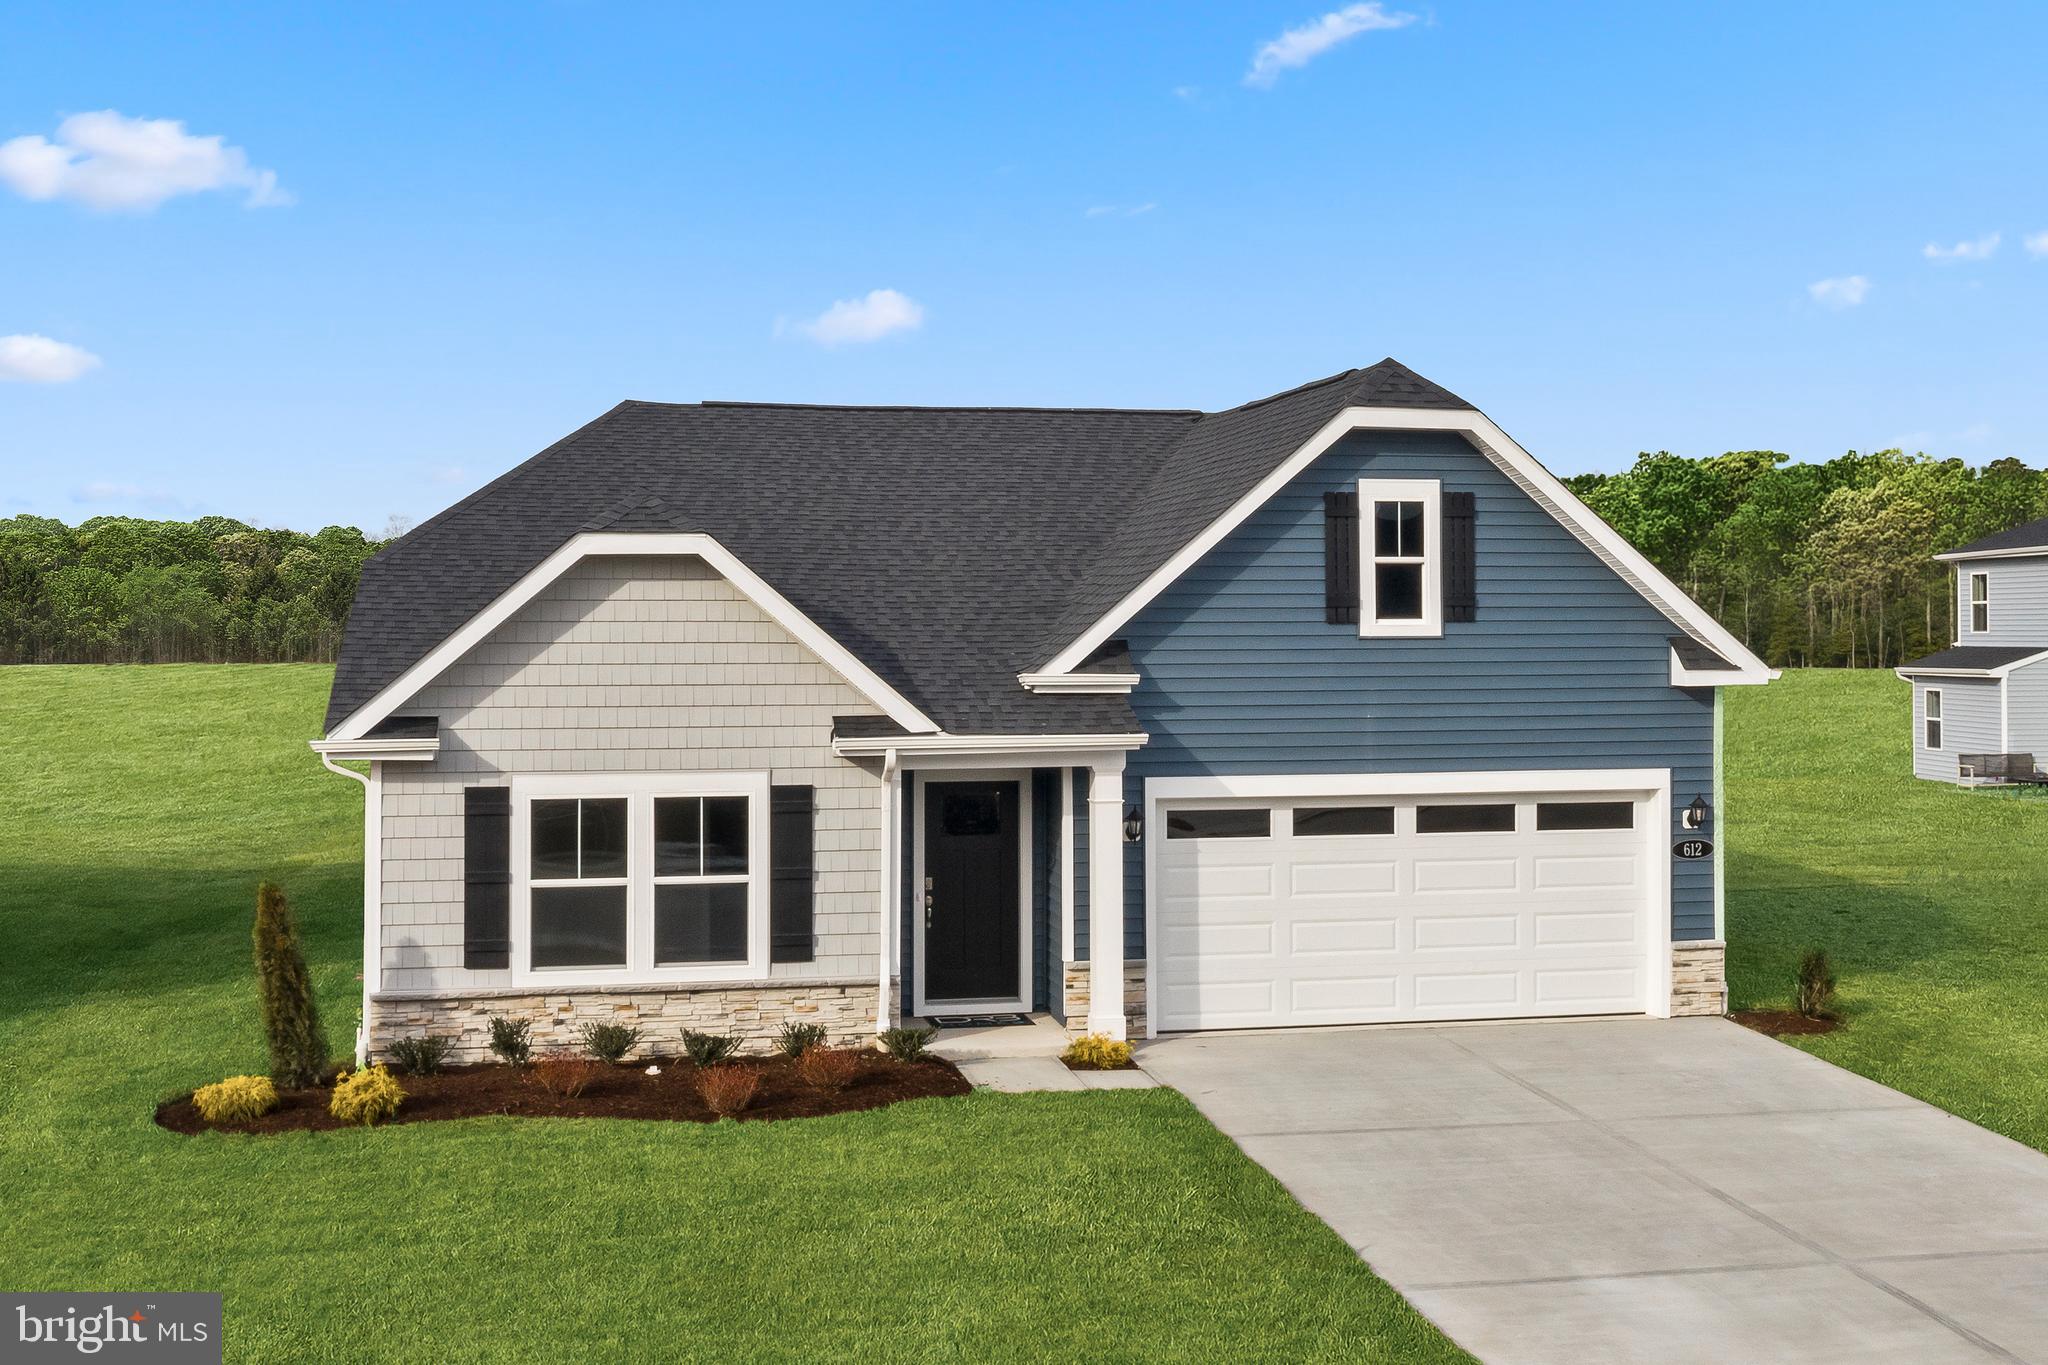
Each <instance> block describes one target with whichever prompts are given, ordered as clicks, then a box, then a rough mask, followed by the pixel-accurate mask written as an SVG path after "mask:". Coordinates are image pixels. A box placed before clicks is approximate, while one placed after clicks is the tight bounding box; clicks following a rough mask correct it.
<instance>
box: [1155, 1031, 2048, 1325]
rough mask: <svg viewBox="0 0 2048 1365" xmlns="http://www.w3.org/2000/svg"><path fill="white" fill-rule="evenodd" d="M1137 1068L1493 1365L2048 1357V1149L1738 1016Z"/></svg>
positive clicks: (1216, 1045)
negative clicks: (1791, 1043) (1772, 1035)
mask: <svg viewBox="0 0 2048 1365" xmlns="http://www.w3.org/2000/svg"><path fill="white" fill-rule="evenodd" d="M1139 1060H1140V1061H1141V1063H1142V1064H1143V1065H1144V1067H1145V1069H1146V1070H1147V1071H1149V1072H1151V1073H1152V1074H1153V1075H1154V1076H1157V1077H1158V1078H1159V1079H1160V1080H1162V1081H1164V1082H1166V1083H1167V1084H1169V1085H1172V1086H1175V1087H1177V1088H1179V1089H1180V1090H1181V1091H1182V1092H1183V1093H1185V1094H1186V1095H1187V1096H1188V1097H1189V1098H1190V1099H1192V1100H1193V1101H1194V1102H1195V1104H1196V1105H1197V1106H1198V1107H1200V1109H1201V1110H1202V1112H1203V1113H1205V1114H1207V1115H1208V1117H1209V1118H1210V1120H1211V1121H1213V1122H1214V1123H1215V1124H1216V1125H1217V1126H1218V1127H1219V1128H1221V1129H1222V1130H1223V1131H1224V1132H1225V1133H1228V1134H1229V1135H1230V1136H1231V1137H1232V1138H1234V1139H1235V1140H1236V1141H1237V1143H1238V1145H1239V1146H1241V1147H1242V1148H1243V1149H1244V1150H1245V1151H1246V1152H1247V1153H1248V1154H1249V1155H1250V1156H1251V1157H1252V1158H1253V1159H1254V1160H1256V1161H1258V1162H1259V1163H1260V1164H1262V1165H1263V1166H1265V1167H1266V1169H1268V1170H1269V1171H1271V1172H1272V1173H1273V1174H1274V1175H1275V1176H1277V1177H1279V1179H1280V1181H1281V1182H1282V1183H1283V1184H1285V1185H1286V1186H1287V1188H1288V1189H1289V1190H1291V1191H1292V1192H1293V1193H1294V1195H1295V1197H1296V1198H1298V1199H1300V1200H1301V1202H1302V1203H1303V1204H1304V1205H1305V1206H1307V1207H1308V1208H1309V1209H1310V1210H1311V1211H1312V1212H1314V1213H1315V1214H1317V1215H1318V1216H1319V1217H1321V1218H1322V1219H1323V1220H1324V1221H1326V1222H1328V1223H1329V1224H1330V1226H1331V1227H1333V1228H1334V1229H1336V1231H1337V1233H1338V1234H1339V1235H1340V1236H1342V1237H1343V1238H1344V1239H1345V1240H1346V1241H1347V1242H1349V1243H1350V1244H1351V1245H1352V1246H1353V1247H1354V1248H1355V1249H1357V1251H1358V1253H1359V1254H1360V1255H1362V1256H1363V1257H1365V1259H1366V1260H1367V1261H1368V1262H1370V1263H1371V1265H1372V1267H1373V1269H1374V1270H1376V1271H1377V1272H1378V1273H1379V1274H1380V1275H1382V1276H1383V1277H1385V1278H1386V1279H1387V1280H1388V1281H1389V1282H1391V1283H1392V1284H1393V1285H1394V1287H1395V1288H1397V1289H1399V1290H1400V1291H1401V1292H1402V1293H1403V1294H1405V1295H1406V1296H1407V1297H1408V1299H1409V1301H1410V1302H1412V1303H1413V1304H1414V1305H1415V1306H1416V1307H1417V1308H1419V1309H1421V1310H1422V1311H1423V1312H1424V1313H1426V1314H1428V1315H1429V1316H1430V1318H1432V1319H1433V1320H1434V1321H1435V1322H1436V1323H1437V1324H1438V1325H1440V1326H1441V1327H1442V1328H1443V1329H1444V1330H1445V1331H1446V1332H1448V1333H1449V1334H1450V1335H1451V1336H1452V1337H1453V1338H1455V1339H1456V1340H1457V1341H1458V1342H1460V1343H1461V1344H1462V1345H1464V1346H1465V1347H1466V1348H1467V1349H1469V1350H1471V1351H1472V1352H1473V1353H1474V1354H1476V1355H1478V1356H1480V1357H1481V1358H1482V1359H1484V1360H1488V1361H1496V1362H1523V1361H1528V1362H1549V1361H1555V1362H1566V1363H1567V1365H1592V1363H1593V1362H1604V1361H1655V1362H1659V1365H1672V1363H1674V1362H1684V1361H1700V1362H1714V1365H1725V1363H1726V1362H1728V1361H1779V1360H1783V1361H1795V1362H1798V1363H1799V1365H1820V1362H1829V1361H1843V1362H1849V1361H1858V1362H1860V1361H1879V1360H1885V1361H1890V1360H1898V1361H1915V1362H1925V1363H1926V1365H1934V1363H1935V1362H1947V1361H1986V1360H2030V1361H2048V1292H2043V1291H2044V1288H2048V1157H2044V1156H2043V1155H2042V1154H2041V1153H2039V1152H2036V1151H2034V1150H2033V1149H2031V1148H2028V1147H2023V1146H2021V1145H2019V1144H2018V1143H2015V1142H2010V1141H2008V1140H2007V1139H2005V1138H2002V1137H1998V1136H1996V1135H1995V1134H1992V1133H1989V1132H1986V1131H1985V1130H1984V1129H1982V1128H1978V1127H1976V1126H1975V1125H1973V1124H1969V1123H1966V1122H1964V1121H1963V1120H1961V1119H1958V1118H1955V1117H1953V1116H1951V1115H1949V1114H1946V1113H1943V1112H1942V1111H1940V1110H1937V1109H1934V1108H1931V1107H1929V1106H1927V1105H1924V1104H1922V1103H1920V1102H1919V1101H1917V1100H1914V1099H1910V1098H1908V1097H1907V1096H1905V1095H1901V1094H1899V1093H1898V1092H1897V1091H1895V1090H1890V1089H1887V1088H1886V1087H1884V1086H1881V1085H1878V1084H1876V1083H1874V1082H1871V1081H1867V1080H1864V1079H1863V1078H1862V1077H1860V1076H1855V1075H1852V1074H1850V1073H1848V1072H1846V1071H1842V1070H1840V1069H1838V1068H1836V1067H1833V1066H1830V1065H1828V1064H1827V1063H1825V1062H1822V1061H1819V1060H1817V1059H1815V1058H1813V1057H1809V1056H1807V1055H1806V1054H1804V1053H1802V1052H1799V1051H1796V1050H1795V1049H1793V1048H1789V1047H1786V1046H1784V1045H1782V1044H1779V1043H1776V1042H1773V1041H1771V1040H1770V1039H1768V1038H1764V1037H1761V1036H1759V1035H1757V1034H1755V1033H1751V1032H1750V1031H1748V1030H1746V1029H1743V1028H1741V1027H1738V1026H1737V1025H1735V1024H1731V1023H1728V1022H1726V1021H1725V1020H1719V1019H1673V1020H1648V1019H1634V1020H1614V1021H1602V1022H1569V1023H1541V1024H1498V1025H1482V1026H1471V1027H1459V1028H1432V1029H1378V1030H1316V1031H1309V1032H1298V1031H1297V1032H1285V1033H1264V1034H1237V1035H1217V1034H1203V1035H1188V1036H1182V1037H1179V1038H1170V1039H1163V1040H1161V1041H1159V1042H1157V1043H1154V1044H1152V1045H1151V1046H1149V1047H1147V1048H1145V1049H1144V1050H1143V1052H1142V1054H1141V1055H1140V1059H1139Z"/></svg>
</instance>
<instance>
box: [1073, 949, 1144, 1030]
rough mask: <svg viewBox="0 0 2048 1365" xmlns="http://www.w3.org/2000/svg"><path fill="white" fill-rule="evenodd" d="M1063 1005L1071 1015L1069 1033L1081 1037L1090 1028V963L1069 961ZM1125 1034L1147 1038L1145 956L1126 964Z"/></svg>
mask: <svg viewBox="0 0 2048 1365" xmlns="http://www.w3.org/2000/svg"><path fill="white" fill-rule="evenodd" d="M1060 998H1061V1000H1062V1002H1063V1004H1062V1008H1063V1009H1064V1011H1065V1013H1066V1016H1067V1032H1068V1033H1071V1034H1073V1035H1074V1036H1076V1037H1079V1036H1080V1035H1081V1034H1084V1033H1086V1032H1087V1031H1088V964H1087V963H1085V962H1069V963H1067V964H1066V973H1065V978H1064V982H1063V985H1062V988H1061V991H1060ZM1124 1036H1125V1037H1126V1038H1143V1037H1144V1036H1145V963H1144V960H1143V959H1142V958H1141V959H1139V960H1138V961H1136V962H1126V963H1124Z"/></svg>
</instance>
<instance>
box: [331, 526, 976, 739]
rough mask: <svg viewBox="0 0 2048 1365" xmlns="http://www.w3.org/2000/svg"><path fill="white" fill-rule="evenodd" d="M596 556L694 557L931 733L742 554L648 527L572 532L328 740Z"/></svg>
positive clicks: (394, 702)
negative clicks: (744, 560) (647, 529)
mask: <svg viewBox="0 0 2048 1365" xmlns="http://www.w3.org/2000/svg"><path fill="white" fill-rule="evenodd" d="M591 555H695V556H696V557H697V558H699V559H702V560H703V561H704V562H705V563H706V564H709V565H710V566H711V567H712V568H713V569H715V570H716V571H717V572H718V573H719V574H720V575H721V576H723V577H724V578H725V580H726V581H727V582H729V583H731V584H732V585H733V586H734V587H735V588H738V589H739V590H740V591H741V592H742V593H744V594H745V595H746V596H747V597H748V598H749V599H751V600H752V601H753V603H754V605H755V606H757V607H759V608H760V609H761V610H762V611H764V612H766V613H767V614H768V615H769V617H770V618H772V619H773V620H774V621H775V623H776V624H777V625H779V626H781V627H782V628H783V629H784V630H786V631H788V632H789V633H790V634H791V635H793V636H795V637H796V638H797V640H798V641H800V642H801V643H802V644H803V645H804V646H805V647H806V648H807V649H809V650H810V651H811V652H812V653H813V654H816V655H817V656H818V657H819V658H821V659H823V660H824V661H825V663H826V664H827V665H828V666H829V667H831V669H832V670H833V671H834V672H836V673H838V674H839V676H840V677H842V678H844V679H846V681H847V682H849V683H851V684H852V685H853V687H854V688H855V689H856V690H857V691H859V692H860V693H861V694H862V695H863V696H865V697H866V698H867V699H868V700H869V701H871V702H873V703H874V704H875V705H876V706H878V707H880V708H881V709H882V710H883V712H885V713H886V714H887V715H888V717H889V719H891V720H893V721H895V722H896V723H897V724H898V725H901V726H902V727H903V728H904V729H906V730H909V731H912V732H915V733H918V734H934V733H936V732H937V731H938V728H939V727H938V726H937V725H935V724H934V723H933V722H932V721H931V720H930V719H929V718H928V717H926V716H925V714H924V713H923V712H922V711H919V710H918V709H917V708H916V707H915V706H912V705H911V704H910V702H909V701H907V700H906V699H905V698H904V697H903V696H902V694H901V693H899V692H897V691H896V689H895V688H893V687H891V686H890V685H889V684H888V683H886V682H884V681H883V680H882V678H881V676H880V675H879V674H877V673H876V672H875V671H874V670H873V669H871V668H869V667H868V666H867V665H866V664H864V663H862V662H861V661H860V660H859V659H858V658H856V657H854V654H853V652H852V651H851V650H849V649H847V648H846V646H844V645H842V644H840V643H839V642H838V641H837V640H835V639H833V638H832V637H831V636H830V635H828V634H826V633H825V631H824V630H823V629H822V628H821V627H820V626H819V625H818V623H817V622H815V621H813V620H811V618H810V617H808V616H806V615H804V614H803V613H802V612H800V611H798V610H797V609H796V607H795V606H793V605H792V604H791V603H790V601H789V599H788V598H786V597H784V596H783V595H782V594H781V593H779V592H777V591H775V589H773V588H771V587H769V586H768V582H767V580H766V579H764V578H762V577H761V576H760V575H759V574H757V573H755V572H754V571H753V570H752V569H750V568H748V567H747V566H746V565H745V564H743V563H741V562H740V560H739V557H738V556H737V555H735V554H733V553H732V551H730V550H728V549H726V548H725V547H724V546H723V545H720V544H719V543H718V542H717V541H716V540H713V539H712V538H711V537H710V536H707V535H703V534H701V533H698V532H673V533H669V532H661V533H645V532H633V531H586V532H584V533H582V534H581V535H577V536H574V537H572V538H571V539H570V540H569V541H568V543H566V544H564V545H563V546H562V547H561V548H560V549H558V550H556V551H555V552H554V553H553V554H551V555H549V556H548V557H547V558H546V559H543V560H542V561H541V562H540V563H539V564H537V565H535V566H534V567H533V569H531V570H530V571H529V572H528V573H527V574H526V576H525V577H524V578H521V579H520V580H519V581H518V582H517V583H514V584H513V585H512V586H511V587H510V588H507V589H506V590H505V591H504V592H503V593H502V594H500V595H499V596H498V598H497V600H495V601H493V602H492V603H491V604H490V605H489V606H487V607H485V608H484V609H483V610H482V611H480V612H478V613H477V614H476V615H474V616H472V617H470V618H469V620H468V621H467V622H465V623H464V624H463V626H462V628H461V629H459V630H457V631H456V632H455V633H454V634H452V635H450V636H449V637H448V638H447V639H445V640H443V641H442V642H441V643H440V644H438V645H436V646H435V647H434V649H433V651H432V652H431V653H429V654H428V655H427V656H426V657H425V658H424V659H421V660H420V661H419V662H418V663H416V664H414V665H413V666H412V667H411V668H408V669H406V670H405V672H404V673H402V674H400V675H399V676H398V678H397V679H396V680H395V681H393V682H391V683H390V684H389V685H387V686H386V687H385V688H384V690H383V691H381V692H379V693H378V694H377V695H376V696H374V697H372V698H370V700H369V701H368V702H367V703H365V704H364V705H363V706H361V707H359V708H357V710H356V711H355V712H354V713H353V714H352V715H350V716H349V717H348V718H347V719H346V720H344V721H342V723H341V724H340V725H337V726H336V727H334V730H333V731H332V732H331V733H330V734H329V735H328V739H329V740H340V739H360V738H362V737H363V735H364V734H365V733H366V732H367V731H368V730H369V729H370V727H371V726H373V725H375V724H376V723H377V722H378V721H380V720H382V719H384V718H385V717H386V716H388V715H390V714H391V713H392V712H393V711H395V710H397V709H398V708H399V707H400V706H402V705H404V704H405V702H406V701H407V699H409V698H410V697H412V696H413V695H414V694H415V693H417V692H418V691H419V690H420V689H421V688H422V687H425V686H426V685H427V684H428V683H430V682H432V681H433V680H434V679H435V678H437V677H439V676H440V675H441V674H442V673H443V672H444V671H446V670H447V669H448V668H449V666H451V665H452V664H454V663H455V661H456V660H458V659H460V658H461V657H462V656H463V655H464V654H466V653H468V652H469V650H470V649H471V648H472V647H474V646H475V645H476V644H477V643H478V642H479V641H481V640H483V639H484V637H486V636H487V635H489V634H490V633H491V632H492V631H494V630H496V629H497V628H498V627H499V626H500V625H503V624H504V623H505V621H506V620H507V619H508V618H509V617H510V616H511V615H512V613H514V612H516V611H518V610H519V609H520V608H521V607H523V606H525V605H526V604H527V603H528V602H531V601H532V600H533V599H534V598H535V597H537V596H539V595H540V593H541V591H542V590H543V589H545V588H546V587H547V586H548V585H549V584H550V583H553V582H554V581H555V580H556V579H558V578H560V577H561V576H562V575H563V574H565V573H567V572H568V571H569V570H570V569H571V568H573V567H574V566H575V565H576V564H577V563H578V562H579V561H580V560H583V559H586V558H588V557H589V556H591Z"/></svg>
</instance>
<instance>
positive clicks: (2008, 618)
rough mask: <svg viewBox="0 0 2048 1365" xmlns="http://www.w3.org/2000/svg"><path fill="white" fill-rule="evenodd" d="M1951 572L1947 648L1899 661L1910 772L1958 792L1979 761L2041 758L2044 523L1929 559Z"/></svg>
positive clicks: (2045, 687)
mask: <svg viewBox="0 0 2048 1365" xmlns="http://www.w3.org/2000/svg"><path fill="white" fill-rule="evenodd" d="M1935 558H1936V559H1938V560H1940V561H1942V562H1943V563H1945V564H1948V565H1950V566H1951V567H1952V568H1953V570H1954V573H1955V577H1954V581H1953V583H1952V584H1951V590H1952V591H1953V593H1954V594H1955V620H1956V642H1955V644H1954V645H1952V646H1951V647H1949V648H1948V649H1943V650H1938V651H1936V652H1935V653H1933V654H1929V655H1928V656H1927V657H1926V658H1924V659H1915V660H1913V661H1912V662H1911V663H1908V664H1902V665H1901V666H1900V667H1899V668H1898V670H1897V672H1898V675H1899V676H1900V677H1902V678H1904V679H1906V680H1907V681H1908V682H1910V683H1911V684H1912V685H1913V775H1914V776H1915V777H1924V778H1929V779H1931V780H1933V781H1936V782H1955V783H1960V784H1962V785H1965V786H1970V785H1975V784H1977V783H1979V782H1982V781H1984V780H1986V778H1987V776H1988V774H1987V773H1986V772H1985V771H1983V770H1984V769H1985V768H1987V767H1988V766H1990V765H1987V764H1986V763H1984V762H1983V761H1982V760H1983V759H1985V758H1987V757H1988V758H1997V757H2000V756H2003V755H2007V754H2026V755H2031V756H2032V757H2033V758H2034V759H2035V761H2036V762H2048V517H2043V518H2041V519H2040V520H2038V521H2030V522H2027V523H2026V524H2025V525H2023V526H2015V527H2013V528H2012V529H2011V530H2009V531H1999V532H1996V533H1995V534H1992V535H1988V536H1985V537H1983V538H1982V539H1979V540H1973V541H1971V542H1970V543H1969V544H1968V545H1965V546H1963V547H1962V548H1961V549H1956V550H1950V551H1948V552H1947V553H1945V554H1938V555H1936V556H1935Z"/></svg>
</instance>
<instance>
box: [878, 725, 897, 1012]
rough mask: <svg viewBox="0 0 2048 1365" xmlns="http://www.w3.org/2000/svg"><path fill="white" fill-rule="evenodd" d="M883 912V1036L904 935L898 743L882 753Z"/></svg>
mask: <svg viewBox="0 0 2048 1365" xmlns="http://www.w3.org/2000/svg"><path fill="white" fill-rule="evenodd" d="M882 793H883V795H882V803H883V804H882V875H881V878H880V881H881V886H882V914H881V919H880V921H879V922H878V923H877V925H876V930H877V932H876V941H875V961H876V963H877V964H878V969H877V970H878V975H879V977H880V980H879V981H878V982H877V984H876V995H875V1034H876V1036H877V1037H879V1036H880V1035H881V1034H882V1032H883V1031H884V1030H886V1029H889V1028H892V1027H894V1025H895V1021H894V1020H893V1019H892V1018H891V1014H892V1011H891V1009H890V1003H889V983H890V980H891V978H892V975H893V973H891V971H890V968H891V967H892V966H893V965H894V954H895V951H896V942H897V939H898V937H899V936H900V935H899V933H898V926H897V923H896V913H897V912H896V906H897V903H898V902H899V901H900V900H901V896H900V895H899V894H898V892H897V887H896V879H897V878H898V877H899V876H901V875H902V866H903V849H902V843H903V836H902V834H901V833H900V832H899V831H900V828H901V825H902V819H903V815H902V809H903V774H902V773H901V772H899V771H898V770H897V767H896V746H895V745H893V744H892V745H890V746H889V748H888V749H887V750H885V751H884V752H883V754H882Z"/></svg>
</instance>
